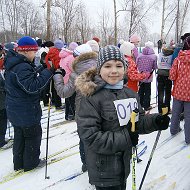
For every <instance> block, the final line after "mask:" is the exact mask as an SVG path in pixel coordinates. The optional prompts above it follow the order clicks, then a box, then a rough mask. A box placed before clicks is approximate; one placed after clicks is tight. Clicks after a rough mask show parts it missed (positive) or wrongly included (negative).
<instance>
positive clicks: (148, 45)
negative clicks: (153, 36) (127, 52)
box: [145, 41, 154, 49]
mask: <svg viewBox="0 0 190 190" xmlns="http://www.w3.org/2000/svg"><path fill="white" fill-rule="evenodd" d="M145 47H149V48H151V49H153V48H154V43H153V42H151V41H148V42H146V43H145Z"/></svg>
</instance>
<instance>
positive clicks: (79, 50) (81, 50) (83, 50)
mask: <svg viewBox="0 0 190 190" xmlns="http://www.w3.org/2000/svg"><path fill="white" fill-rule="evenodd" d="M88 52H92V48H91V47H90V46H89V45H88V44H82V45H80V46H78V47H76V48H75V49H74V51H73V53H74V54H75V55H76V56H79V55H81V54H83V53H88Z"/></svg>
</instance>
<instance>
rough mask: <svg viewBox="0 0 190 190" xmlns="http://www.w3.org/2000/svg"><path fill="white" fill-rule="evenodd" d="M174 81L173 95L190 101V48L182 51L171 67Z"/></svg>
mask: <svg viewBox="0 0 190 190" xmlns="http://www.w3.org/2000/svg"><path fill="white" fill-rule="evenodd" d="M169 78H170V79H171V80H173V81H174V86H173V90H172V95H173V97H174V98H175V99H177V100H181V101H188V102H189V101H190V50H185V51H182V50H181V51H180V52H179V54H178V57H177V58H176V59H175V60H174V63H173V65H172V68H171V69H170V75H169Z"/></svg>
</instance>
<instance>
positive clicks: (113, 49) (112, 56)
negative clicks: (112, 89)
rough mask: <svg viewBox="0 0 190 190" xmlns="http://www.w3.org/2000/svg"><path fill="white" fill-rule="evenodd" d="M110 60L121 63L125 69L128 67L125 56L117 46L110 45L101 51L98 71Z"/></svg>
mask: <svg viewBox="0 0 190 190" xmlns="http://www.w3.org/2000/svg"><path fill="white" fill-rule="evenodd" d="M109 60H118V61H121V62H122V63H123V65H124V67H125V68H126V67H127V66H128V65H127V62H126V61H125V59H124V56H123V54H122V53H121V52H120V49H119V48H118V47H117V46H113V45H108V46H106V47H104V48H101V49H100V51H99V54H98V63H97V68H98V70H99V71H100V69H101V67H102V65H103V64H104V63H105V62H107V61H109Z"/></svg>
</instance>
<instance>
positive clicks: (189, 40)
mask: <svg viewBox="0 0 190 190" xmlns="http://www.w3.org/2000/svg"><path fill="white" fill-rule="evenodd" d="M183 50H190V36H188V37H186V38H185V40H184V46H183Z"/></svg>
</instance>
